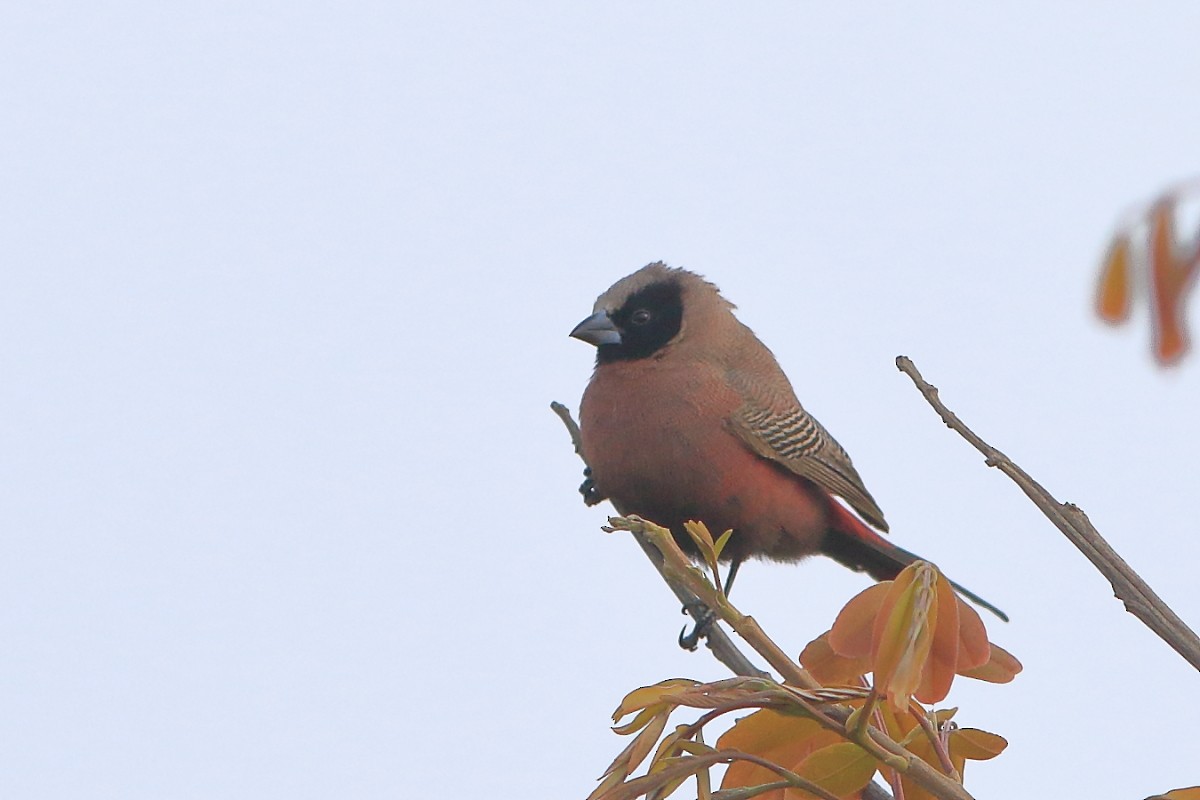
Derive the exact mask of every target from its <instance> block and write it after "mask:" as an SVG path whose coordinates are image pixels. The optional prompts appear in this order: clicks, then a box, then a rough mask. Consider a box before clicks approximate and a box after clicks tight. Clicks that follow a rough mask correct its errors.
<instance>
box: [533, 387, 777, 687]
mask: <svg viewBox="0 0 1200 800" xmlns="http://www.w3.org/2000/svg"><path fill="white" fill-rule="evenodd" d="M550 409H551V410H552V411H554V413H555V414H557V415H558V418H559V419H560V420H562V423H563V425H565V426H566V428H567V432H568V433H569V434H570V435H571V444H572V445H574V447H575V453H576V455H578V456H579V458H580V459H581V460H583V463H584V466H587V461H586V460H585V459H583V448H582V445H581V442H580V437H579V426H578V425H577V424H576V423H575V420H574V419H573V418H572V417H571V412H570V410H569V409H568V408H567V407H566V406H564V405H563V404H562V403H558V402H554V403H551V404H550ZM617 510H618V511H620V509H617ZM633 537H634V539H636V540H637V543H638V545H639V546H640V547H641V548H642V550H643V551H644V552H645V553H646V557H647V558H649V559H650V563H651V564H653V565H654V568H655V569H656V570H658V573H659V574H660V575H661V576H662V578H663V580H664V581H665V582H666V584H667V586H668V588H670V590H671V591H672V592H673V593H674V594H675V597H676V598H678V600H679V602H680V604H682V606H683V607H684V609H686V610H687V612H688V613H689V614H691V616H692V619H694V620H695V621H696V622H697V624H699V623H701V622H703V621H704V620H705V619H708V618H709V617H708V609H707V608H706V607H705V606H704V604H703V603H702V602H700V598H698V597H696V595H695V594H693V593H692V592H689V591H688V590H687V589H686V588H684V586H683V584H681V583H680V582H679V581H677V580H674V579H673V578H671V577H669V576H668V575H667V573H666V572H665V569H664V566H663V557H662V554H661V553H659V552H658V548H657V547H655V546H654V545H652V544H650V542H649V540H647V539H646V537H645V535H643V534H641V533H634V535H633ZM706 641H707V644H708V648H709V649H710V650H712V653H713V656H714V657H715V658H716V659H717V660H718V661H720V662H721V663H722V664H724V665H725V666H726V667H728V668H729V670H730V671H731V672H733V674H734V675H741V676H743V677H749V678H765V677H770V676H769V674H768V673H767V672H764V671H763V670H761V669H759V668H758V667H757V666H755V665H754V663H753V662H752V661H750V659H749V658H747V657H746V655H745V654H744V653H743V652H742V651H741V650H739V649H738V648H737V645H735V644H734V643H733V640H732V639H730V638H729V634H727V633H726V632H725V631H724V629H722V628H721V627H720V626H719V625H717V624H716V622H712V623H711V624H710V625H709V627H708V633H707V636H706Z"/></svg>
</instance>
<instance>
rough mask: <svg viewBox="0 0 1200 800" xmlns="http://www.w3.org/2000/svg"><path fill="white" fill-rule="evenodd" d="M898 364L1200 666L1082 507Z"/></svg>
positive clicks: (1133, 606)
mask: <svg viewBox="0 0 1200 800" xmlns="http://www.w3.org/2000/svg"><path fill="white" fill-rule="evenodd" d="M896 366H897V367H898V368H899V369H900V371H901V372H903V373H904V374H905V375H907V376H908V377H910V378H911V379H912V382H913V383H914V384H915V385H916V387H917V390H918V391H919V392H920V393H921V395H922V396H923V397H924V398H925V400H926V401H928V403H929V405H931V406H933V409H934V411H936V412H937V413H938V416H940V417H941V418H942V421H943V422H945V423H946V426H947V427H948V428H950V429H952V430H953V431H955V432H956V433H958V434H959V435H960V436H962V437H963V438H964V439H966V440H967V441H968V442H970V443H971V445H972V446H973V447H974V448H975V449H976V450H978V451H979V452H980V453H983V455H984V458H985V459H986V463H987V465H988V466H989V467H995V468H996V469H998V470H1000V471H1001V472H1003V473H1004V474H1005V475H1007V476H1008V477H1009V478H1011V479H1012V480H1013V482H1014V483H1016V484H1017V486H1019V487H1020V488H1021V491H1023V492H1025V494H1026V495H1027V496H1028V497H1029V499H1030V500H1032V501H1033V504H1034V505H1036V506H1037V507H1038V508H1039V509H1041V511H1042V513H1043V514H1045V515H1046V517H1047V518H1048V519H1049V520H1050V521H1051V522H1053V523H1054V526H1055V527H1056V528H1058V529H1059V530H1060V531H1062V532H1063V534H1064V535H1066V537H1067V539H1069V540H1070V541H1071V544H1073V545H1075V546H1076V547H1077V548H1079V551H1080V552H1081V553H1083V554H1084V556H1086V557H1087V559H1088V560H1089V561H1091V562H1092V564H1093V565H1095V567H1096V569H1097V570H1099V571H1100V574H1101V575H1103V576H1104V577H1105V578H1106V579H1107V580H1108V582H1109V583H1111V584H1112V589H1113V594H1114V595H1115V596H1116V597H1117V599H1118V600H1120V601H1121V602H1123V603H1124V604H1125V609H1126V610H1127V611H1129V613H1131V614H1133V615H1134V616H1135V617H1137V618H1138V619H1140V620H1141V621H1142V622H1143V623H1145V624H1146V626H1147V627H1149V628H1150V630H1152V631H1154V632H1155V633H1156V634H1158V636H1159V637H1160V638H1161V639H1162V640H1163V641H1164V642H1166V643H1167V644H1169V645H1170V646H1171V647H1172V648H1173V649H1174V650H1175V652H1177V653H1179V655H1181V656H1183V657H1184V658H1185V659H1186V660H1187V662H1188V663H1189V664H1191V665H1192V666H1193V667H1195V668H1196V669H1200V638H1198V637H1197V636H1196V634H1195V632H1194V631H1193V630H1192V629H1191V628H1189V627H1188V626H1187V624H1186V623H1185V622H1184V621H1183V620H1181V619H1180V618H1179V617H1178V616H1177V615H1176V614H1175V612H1174V611H1172V610H1171V609H1170V607H1169V606H1168V605H1167V604H1166V603H1164V602H1163V601H1162V599H1161V598H1160V597H1159V596H1158V595H1157V594H1155V593H1154V590H1153V589H1151V588H1150V586H1149V585H1148V584H1147V583H1146V582H1145V581H1144V580H1142V578H1141V576H1139V575H1138V574H1137V573H1136V572H1134V571H1133V569H1132V568H1131V567H1130V566H1129V565H1128V564H1126V563H1125V561H1124V559H1122V558H1121V556H1120V555H1118V554H1117V551H1115V550H1113V548H1112V547H1111V546H1110V545H1109V543H1108V542H1107V541H1105V540H1104V537H1103V536H1101V535H1100V532H1099V531H1097V530H1096V529H1095V528H1094V527H1092V523H1091V522H1090V521H1089V520H1088V518H1087V515H1086V514H1085V513H1083V509H1081V508H1079V507H1078V506H1076V505H1075V504H1073V503H1060V502H1058V501H1057V500H1056V499H1054V497H1053V496H1052V495H1051V494H1050V493H1049V492H1047V491H1046V490H1045V489H1044V488H1042V486H1041V484H1039V483H1038V482H1037V481H1035V480H1034V479H1033V478H1031V477H1030V476H1029V474H1028V473H1026V472H1025V470H1023V469H1021V468H1020V467H1018V466H1017V465H1016V464H1014V463H1013V462H1012V460H1011V459H1009V458H1008V456H1006V455H1004V453H1001V452H1000V451H999V450H997V449H996V448H994V447H992V446H991V445H990V444H988V443H987V442H985V441H984V440H983V439H981V438H980V437H979V436H978V435H977V434H976V433H975V432H974V431H972V430H971V429H970V428H968V427H967V426H966V425H965V424H963V422H962V420H960V419H959V418H958V416H957V415H955V414H954V412H952V411H951V410H950V409H948V408H946V406H945V405H944V404H943V403H942V401H941V400H940V399H939V398H938V390H937V387H936V386H932V385H930V384H928V383H926V382H925V379H924V378H922V377H921V373H920V372H918V371H917V368H916V365H914V364H913V362H912V361H911V360H910V359H909V358H907V357H906V356H897V357H896Z"/></svg>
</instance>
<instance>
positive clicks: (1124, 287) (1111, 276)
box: [1096, 231, 1132, 322]
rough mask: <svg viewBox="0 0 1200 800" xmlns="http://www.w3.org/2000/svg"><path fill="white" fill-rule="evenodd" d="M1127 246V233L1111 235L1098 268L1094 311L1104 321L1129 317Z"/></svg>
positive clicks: (1128, 256) (1129, 295)
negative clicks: (1101, 264) (1098, 275)
mask: <svg viewBox="0 0 1200 800" xmlns="http://www.w3.org/2000/svg"><path fill="white" fill-rule="evenodd" d="M1129 248H1130V245H1129V234H1128V232H1126V231H1122V232H1121V233H1118V234H1117V235H1116V236H1114V237H1113V240H1112V244H1110V245H1109V246H1108V252H1107V253H1105V255H1104V266H1103V267H1101V268H1100V282H1099V284H1098V285H1097V287H1096V313H1098V314H1099V315H1100V318H1101V319H1103V320H1104V321H1105V322H1121V321H1122V320H1124V319H1126V318H1128V317H1129V305H1130V298H1131V296H1132V292H1131V291H1130V265H1129V261H1130V254H1129Z"/></svg>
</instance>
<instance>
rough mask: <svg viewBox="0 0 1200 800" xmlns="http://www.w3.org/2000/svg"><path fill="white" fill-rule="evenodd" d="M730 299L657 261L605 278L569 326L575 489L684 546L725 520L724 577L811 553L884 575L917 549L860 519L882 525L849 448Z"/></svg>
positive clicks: (902, 564)
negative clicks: (803, 401) (578, 458)
mask: <svg viewBox="0 0 1200 800" xmlns="http://www.w3.org/2000/svg"><path fill="white" fill-rule="evenodd" d="M733 308H734V306H733V304H732V303H730V302H729V301H728V300H726V299H725V298H724V297H722V296H721V294H720V292H719V291H718V290H717V287H716V286H714V285H712V284H711V283H709V282H707V281H706V280H704V279H703V278H702V277H700V276H699V275H697V274H695V273H693V272H689V271H687V270H685V269H677V268H670V267H667V266H666V265H665V264H663V263H661V262H660V263H655V264H650V265H648V266H646V267H643V268H642V269H640V270H638V271H637V272H635V273H633V274H632V275H629V276H627V277H625V278H622V279H621V280H619V281H617V282H616V283H615V284H613V286H612V287H611V288H610V289H609V290H608V291H606V292H605V293H604V294H602V295H600V298H599V299H598V300H597V301H596V305H595V307H594V309H593V311H594V312H595V313H593V314H592V316H590V317H588V318H587V319H585V320H584V321H583V322H581V323H579V325H577V326H576V327H575V329H574V330H573V331H571V336H573V337H575V338H577V339H582V340H583V341H585V342H588V343H590V344H593V345H595V346H596V370H595V372H594V374H593V375H592V379H591V381H590V382H589V383H588V387H587V390H586V391H585V392H584V395H583V402H582V404H581V406H580V409H579V422H580V433H581V435H582V446H583V456H584V459H585V461H586V462H587V464H588V466H589V468H590V478H589V483H585V487H588V491H587V492H586V493H585V494H590V497H588V498H587V499H588V500H589V502H599V501H600V500H603V499H605V498H607V499H609V500H611V501H612V503H613V505H614V506H615V507H616V509H617V510H618V511H619V512H621V513H622V514H637V515H639V516H642V517H644V518H646V519H649V520H652V521H654V522H657V523H658V524H660V525H664V526H667V527H669V528H670V529H671V531H672V533H673V534H674V536H675V540H676V541H677V542H678V543H679V545H680V547H681V548H683V550H684V551H685V552H687V553H689V554H691V555H693V556H694V557H695V556H697V555H698V552H697V550H696V548H695V545H694V544H693V543H692V541H691V539H690V537H688V535H687V533H686V532H685V531H684V530H683V523H684V521H686V520H700V521H702V522H704V523H705V524H706V525H708V527H709V529H710V530H712V531H713V532H714V535H717V534H719V533H721V532H723V531H726V530H729V529H732V530H733V535H732V537H731V538H730V540H729V542H728V544H727V545H726V547H725V550H724V552H723V553H722V559H723V560H729V561H730V562H731V565H730V569H729V575H728V578H727V586H728V584H731V583H732V581H733V577H734V575H735V574H736V573H737V569H738V567H739V566H740V565H741V563H742V562H743V561H745V560H746V559H747V558H750V557H759V558H766V559H770V560H773V561H798V560H800V559H802V558H804V557H805V556H809V555H812V554H814V553H821V554H823V555H827V556H829V557H830V558H833V559H834V560H836V561H838V562H840V563H842V564H844V565H845V566H847V567H849V568H850V569H852V570H856V571H860V572H866V573H867V574H868V575H870V576H871V577H872V578H875V579H876V580H890V579H892V578H895V577H896V575H897V574H898V573H899V572H900V570H902V569H903V568H904V567H906V566H907V565H908V564H910V563H912V562H913V561H915V560H916V559H917V558H918V556H916V555H914V554H913V553H910V552H908V551H907V550H903V549H901V548H899V547H897V546H896V545H894V544H892V543H891V542H889V541H888V540H886V539H884V538H883V537H882V536H880V535H879V534H878V533H876V532H875V531H874V530H872V529H871V528H872V527H874V528H877V529H878V530H880V531H887V529H888V525H887V522H886V521H884V518H883V512H882V511H880V509H879V506H878V505H877V504H876V503H875V500H874V499H873V498H872V497H871V495H870V493H869V492H867V490H866V488H865V487H864V486H863V482H862V478H860V477H859V475H858V472H857V471H856V470H855V469H854V465H853V464H852V463H851V462H850V457H849V456H848V455H847V454H846V451H845V450H843V449H842V448H841V446H840V445H839V444H838V443H837V442H836V441H834V439H833V437H832V436H830V435H829V433H828V432H827V431H826V430H825V429H824V428H823V427H822V426H821V424H820V423H819V422H817V421H816V420H815V419H814V418H813V417H812V415H810V414H809V413H808V412H807V411H805V410H804V408H803V407H801V405H800V402H799V401H798V400H797V399H796V395H795V392H794V391H793V390H792V385H791V383H789V382H788V379H787V376H786V375H784V374H783V370H781V369H780V368H779V364H778V362H776V360H775V356H774V355H772V353H771V351H770V350H768V349H767V347H766V345H764V344H763V343H762V342H761V341H759V339H758V337H757V336H755V335H754V332H753V331H751V330H750V329H749V328H747V327H746V326H745V325H743V324H742V323H741V322H740V321H738V319H737V317H735V316H734V314H733ZM835 497H839V498H841V499H842V500H844V501H845V502H846V503H847V504H848V505H849V507H850V509H853V512H854V513H852V512H851V511H850V510H849V509H847V508H846V507H845V506H843V505H842V504H841V503H839V502H838V501H837V500H836V499H835ZM856 514H857V516H856ZM864 521H865V522H864ZM954 586H955V589H957V590H958V591H959V593H961V594H962V595H963V596H964V597H967V598H968V599H970V600H972V601H973V602H975V603H977V604H979V605H980V606H982V607H984V608H986V609H988V610H990V611H992V612H993V613H995V614H996V615H997V616H999V617H1000V618H1001V619H1005V620H1007V619H1008V617H1007V616H1005V615H1004V613H1003V612H1002V611H1000V610H999V609H997V608H996V607H995V606H993V605H991V604H990V603H987V602H986V601H984V600H982V599H981V598H979V597H978V596H976V595H975V594H973V593H971V592H969V591H967V590H966V589H964V588H962V587H961V586H958V585H957V584H954Z"/></svg>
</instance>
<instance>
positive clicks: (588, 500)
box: [579, 467, 608, 507]
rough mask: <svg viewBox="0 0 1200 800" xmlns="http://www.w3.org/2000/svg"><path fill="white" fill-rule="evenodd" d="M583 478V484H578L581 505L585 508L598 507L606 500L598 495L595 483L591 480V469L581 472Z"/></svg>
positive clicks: (598, 491)
mask: <svg viewBox="0 0 1200 800" xmlns="http://www.w3.org/2000/svg"><path fill="white" fill-rule="evenodd" d="M583 478H584V480H583V483H581V484H579V493H580V494H581V495H583V504H584V505H585V506H589V507H590V506H594V505H599V504H600V503H603V502H604V501H605V500H607V499H608V498H606V497H604V495H602V494H600V490H599V489H597V488H596V482H595V481H593V480H592V468H591V467H586V468H585V469H584V470H583Z"/></svg>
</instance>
